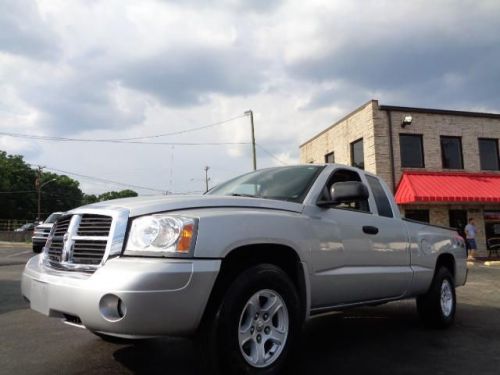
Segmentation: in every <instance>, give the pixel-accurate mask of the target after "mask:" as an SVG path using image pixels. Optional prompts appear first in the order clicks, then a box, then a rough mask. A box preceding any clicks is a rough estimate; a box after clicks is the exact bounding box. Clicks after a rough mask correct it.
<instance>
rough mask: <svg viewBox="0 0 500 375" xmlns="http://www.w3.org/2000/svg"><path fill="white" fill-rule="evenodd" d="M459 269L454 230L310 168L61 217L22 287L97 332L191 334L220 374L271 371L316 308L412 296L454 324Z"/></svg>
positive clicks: (52, 311)
mask: <svg viewBox="0 0 500 375" xmlns="http://www.w3.org/2000/svg"><path fill="white" fill-rule="evenodd" d="M466 277H467V265H466V249H465V246H464V241H463V240H462V238H461V237H460V236H459V235H458V234H457V233H456V232H455V231H453V230H451V229H448V228H444V227H437V226H431V225H426V224H424V223H419V222H414V221H410V220H406V219H403V218H401V216H400V212H399V209H398V207H397V205H396V203H395V201H394V199H393V197H392V195H391V194H390V191H389V190H388V188H387V186H386V185H385V183H384V182H383V181H382V180H381V179H380V178H378V177H376V176H375V175H372V174H370V173H367V172H364V171H362V170H359V169H356V168H352V167H348V166H343V165H338V164H326V165H313V164H309V165H299V166H287V167H278V168H269V169H263V170H258V171H255V172H251V173H248V174H245V175H243V176H240V177H237V178H234V179H232V180H230V181H228V182H226V183H222V184H220V185H219V186H216V187H215V188H213V189H212V190H211V191H209V192H208V193H207V194H205V195H202V196H162V197H139V198H131V199H119V200H112V201H107V202H100V203H95V204H91V205H88V206H84V207H81V208H77V209H74V210H72V211H69V212H67V213H65V214H64V215H62V216H61V217H60V218H59V219H58V220H57V222H56V223H55V225H54V226H53V228H52V231H51V233H50V235H49V238H48V240H47V243H46V246H45V247H44V250H43V252H42V253H41V254H39V255H37V256H34V257H33V258H31V259H30V260H29V261H28V263H27V264H26V267H25V270H24V273H23V277H22V294H23V295H24V296H25V298H26V299H27V300H29V301H30V305H31V308H32V309H34V310H36V311H38V312H40V313H42V314H45V315H48V316H50V317H57V318H61V319H62V320H63V321H64V322H66V323H68V324H71V325H75V326H79V327H84V328H86V329H88V330H89V331H91V332H93V333H95V334H96V335H98V336H100V337H101V338H103V339H113V338H117V337H118V338H122V339H137V338H146V337H155V336H162V335H169V336H193V337H195V338H196V339H197V342H201V343H202V345H201V348H202V350H201V353H202V354H201V359H204V360H205V361H206V362H207V363H209V366H211V367H210V368H212V369H215V370H214V371H215V372H216V373H234V374H275V373H279V372H281V371H282V370H283V368H284V366H285V364H286V363H287V359H290V357H291V353H292V352H293V348H294V345H295V344H296V343H297V341H298V339H299V337H300V336H299V334H300V330H301V327H302V325H303V323H304V322H305V321H307V320H308V319H310V318H312V317H314V316H316V315H319V314H325V313H328V312H331V311H335V310H342V309H347V308H351V307H355V306H361V305H376V304H381V303H385V302H390V301H396V300H401V299H408V298H416V306H417V310H418V313H419V315H420V316H421V318H422V320H423V322H424V323H425V324H426V325H428V326H432V327H447V326H449V325H450V324H452V322H453V320H454V316H455V309H456V296H455V288H456V287H458V286H461V285H464V284H465V282H466Z"/></svg>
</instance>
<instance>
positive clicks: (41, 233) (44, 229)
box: [31, 212, 64, 253]
mask: <svg viewBox="0 0 500 375" xmlns="http://www.w3.org/2000/svg"><path fill="white" fill-rule="evenodd" d="M63 213H64V212H54V213H52V214H50V216H49V217H48V218H47V219H46V220H45V221H44V222H43V223H42V224H40V225H38V226H36V227H35V232H34V233H33V237H32V238H31V242H32V244H33V252H34V253H40V252H41V251H42V249H43V247H44V246H45V243H46V242H47V238H48V237H49V234H50V231H51V230H52V227H53V226H54V223H55V222H56V220H57V219H59V217H61V215H62V214H63Z"/></svg>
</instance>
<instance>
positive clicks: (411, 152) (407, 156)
mask: <svg viewBox="0 0 500 375" xmlns="http://www.w3.org/2000/svg"><path fill="white" fill-rule="evenodd" d="M399 148H400V149H401V167H403V168H424V167H425V165H424V144H423V141H422V135H420V134H400V135H399Z"/></svg>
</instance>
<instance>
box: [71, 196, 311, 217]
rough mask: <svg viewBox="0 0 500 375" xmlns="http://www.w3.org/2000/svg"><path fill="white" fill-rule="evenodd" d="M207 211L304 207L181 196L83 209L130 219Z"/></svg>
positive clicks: (113, 202) (117, 201)
mask: <svg viewBox="0 0 500 375" xmlns="http://www.w3.org/2000/svg"><path fill="white" fill-rule="evenodd" d="M210 207H218V208H220V207H244V208H247V207H248V208H263V209H271V210H281V211H291V212H302V210H303V208H304V206H303V205H302V204H300V203H295V202H286V201H278V200H272V199H262V198H250V197H228V196H216V195H181V196H174V195H169V196H163V195H160V196H149V197H135V198H124V199H113V200H110V201H105V202H98V203H93V204H89V205H87V206H83V207H81V208H86V209H87V208H89V209H108V210H109V209H111V210H113V209H127V210H129V212H130V216H139V215H146V214H149V213H156V212H165V211H177V210H184V209H190V208H210Z"/></svg>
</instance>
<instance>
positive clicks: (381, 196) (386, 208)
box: [366, 175, 393, 217]
mask: <svg viewBox="0 0 500 375" xmlns="http://www.w3.org/2000/svg"><path fill="white" fill-rule="evenodd" d="M366 179H367V180H368V184H369V185H370V188H371V189H372V193H373V198H375V203H376V204H377V210H378V214H379V215H380V216H385V217H393V214H392V208H391V202H390V201H389V198H387V194H386V193H385V191H384V188H383V187H382V184H381V183H380V181H379V180H378V179H377V178H376V177H373V176H369V175H366Z"/></svg>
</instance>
